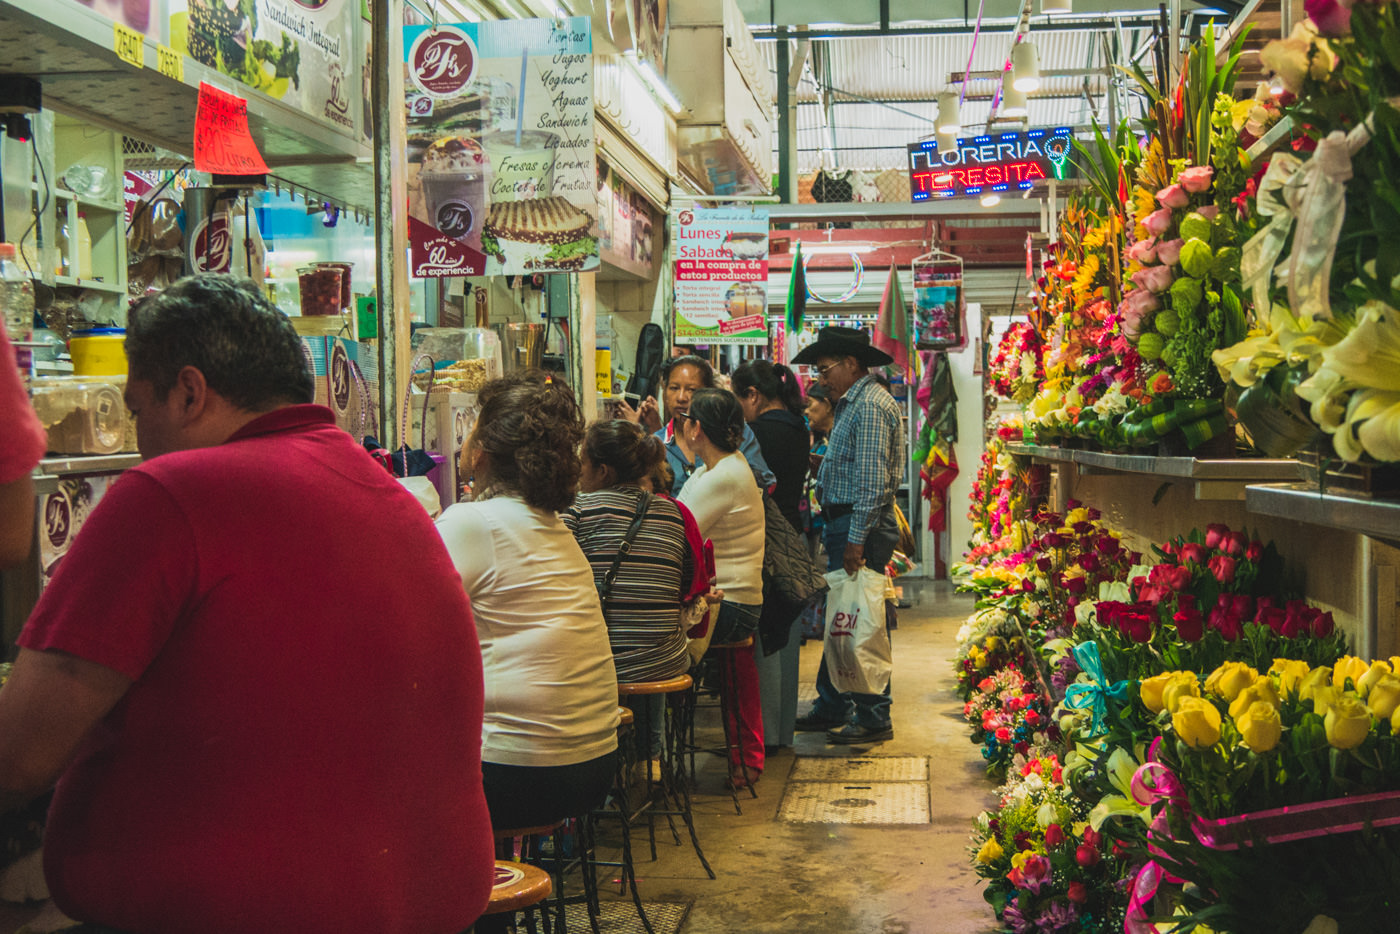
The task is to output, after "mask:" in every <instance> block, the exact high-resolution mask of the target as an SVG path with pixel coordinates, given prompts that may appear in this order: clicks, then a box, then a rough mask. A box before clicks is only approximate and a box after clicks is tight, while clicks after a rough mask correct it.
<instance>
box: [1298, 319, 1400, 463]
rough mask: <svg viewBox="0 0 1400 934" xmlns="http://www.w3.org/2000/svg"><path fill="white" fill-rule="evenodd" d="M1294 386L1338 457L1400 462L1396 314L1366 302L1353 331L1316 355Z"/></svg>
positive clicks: (1399, 328) (1398, 322) (1399, 359)
mask: <svg viewBox="0 0 1400 934" xmlns="http://www.w3.org/2000/svg"><path fill="white" fill-rule="evenodd" d="M1318 360H1319V361H1320V365H1319V366H1318V368H1317V371H1316V372H1315V373H1314V374H1313V375H1312V376H1311V377H1309V378H1308V379H1307V380H1305V381H1304V382H1303V383H1302V384H1301V385H1300V386H1299V387H1298V395H1299V396H1300V397H1302V398H1303V399H1305V400H1307V401H1308V402H1309V403H1311V405H1312V408H1311V415H1312V418H1313V421H1315V422H1317V423H1318V425H1319V426H1320V427H1321V428H1322V429H1323V430H1324V431H1327V432H1329V433H1331V434H1332V445H1333V447H1334V448H1335V449H1336V451H1337V455H1338V456H1339V457H1341V458H1342V459H1343V460H1346V461H1352V462H1354V461H1357V460H1360V459H1361V458H1362V456H1363V455H1370V456H1371V457H1373V458H1375V459H1376V460H1379V461H1396V460H1400V311H1396V309H1394V308H1391V307H1389V306H1387V305H1385V304H1384V303H1383V302H1376V301H1373V302H1368V303H1367V304H1365V305H1363V306H1362V307H1361V308H1360V309H1359V311H1358V312H1357V318H1356V324H1355V326H1354V327H1353V328H1352V330H1351V332H1350V333H1349V334H1347V335H1346V336H1345V337H1343V338H1342V339H1341V340H1340V341H1338V342H1337V343H1336V344H1335V345H1333V346H1331V347H1327V348H1325V349H1324V350H1323V351H1322V352H1321V353H1320V354H1319V356H1318Z"/></svg>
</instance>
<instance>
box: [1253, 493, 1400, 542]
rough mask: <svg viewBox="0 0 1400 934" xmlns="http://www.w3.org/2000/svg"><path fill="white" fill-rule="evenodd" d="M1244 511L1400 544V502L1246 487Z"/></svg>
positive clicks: (1346, 495)
mask: <svg viewBox="0 0 1400 934" xmlns="http://www.w3.org/2000/svg"><path fill="white" fill-rule="evenodd" d="M1245 508H1246V509H1247V510H1249V511H1250V512H1253V513H1258V514H1259V515H1263V516H1277V517H1279V518H1281V519H1292V520H1294V521H1296V522H1306V523H1308V524H1309V525H1319V526H1325V527H1327V528H1333V529H1343V530H1345V531H1348V532H1356V533H1359V534H1361V535H1369V536H1371V537H1372V538H1382V539H1386V540H1387V541H1391V542H1397V543H1400V500H1393V499H1372V498H1370V497H1367V496H1356V495H1351V494H1347V493H1323V492H1320V491H1319V490H1318V489H1317V487H1314V486H1308V485H1307V484H1303V483H1267V484H1256V485H1251V486H1247V487H1245Z"/></svg>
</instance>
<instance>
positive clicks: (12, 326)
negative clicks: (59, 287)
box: [0, 243, 34, 341]
mask: <svg viewBox="0 0 1400 934" xmlns="http://www.w3.org/2000/svg"><path fill="white" fill-rule="evenodd" d="M0 316H3V317H4V319H5V334H6V336H7V337H9V338H10V340H12V341H22V340H28V339H29V332H30V331H31V330H32V329H33V327H34V280H32V279H30V278H29V274H28V273H26V272H25V271H24V270H23V269H21V268H20V265H19V260H18V252H17V251H16V250H15V245H14V244H13V243H0Z"/></svg>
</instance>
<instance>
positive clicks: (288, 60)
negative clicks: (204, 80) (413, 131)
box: [168, 0, 369, 132]
mask: <svg viewBox="0 0 1400 934" xmlns="http://www.w3.org/2000/svg"><path fill="white" fill-rule="evenodd" d="M168 5H169V12H170V20H169V22H170V33H169V35H170V47H171V48H172V49H174V51H176V52H178V53H180V54H182V55H188V56H189V57H190V58H193V59H194V60H195V61H197V62H199V63H200V64H201V65H204V66H206V67H209V68H212V69H214V70H215V71H218V72H219V73H221V74H224V75H228V76H229V77H230V78H233V79H234V80H235V81H240V82H242V83H243V84H245V85H247V86H248V87H250V88H252V89H254V90H256V91H261V92H262V93H264V94H266V95H268V96H269V97H274V98H277V99H278V100H280V101H282V102H283V103H285V104H287V105H288V106H290V107H292V108H295V109H297V110H300V111H301V112H302V113H304V114H306V115H307V116H309V117H311V118H312V119H314V120H317V121H318V122H321V123H324V124H330V125H332V126H335V127H338V128H340V129H341V130H344V131H350V132H354V131H356V130H357V129H359V125H360V123H362V122H363V121H364V120H365V108H364V106H363V101H362V100H361V98H362V96H363V82H362V80H361V78H362V75H361V69H362V68H363V67H364V60H363V58H362V50H361V49H360V48H359V46H357V44H356V42H355V36H356V28H355V27H356V24H357V23H359V17H360V4H359V3H358V2H356V0H314V2H303V0H238V2H236V3H234V2H229V0H169V4H168ZM366 35H367V34H366ZM368 44H369V43H368V41H366V42H365V43H364V45H368Z"/></svg>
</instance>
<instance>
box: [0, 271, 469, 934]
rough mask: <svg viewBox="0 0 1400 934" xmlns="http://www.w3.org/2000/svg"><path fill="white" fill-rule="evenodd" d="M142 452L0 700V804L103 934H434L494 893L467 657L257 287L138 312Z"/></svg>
mask: <svg viewBox="0 0 1400 934" xmlns="http://www.w3.org/2000/svg"><path fill="white" fill-rule="evenodd" d="M126 348H127V356H128V358H129V361H130V367H131V376H130V380H129V382H128V385H127V390H126V398H127V405H128V407H129V408H130V409H131V410H132V412H133V413H134V414H135V415H136V424H137V439H138V444H139V445H140V449H141V453H142V454H143V455H144V457H145V458H146V460H145V462H144V463H143V464H142V465H141V466H139V467H135V468H132V469H131V470H129V471H127V472H126V473H125V474H124V475H123V476H122V477H121V478H120V479H119V480H118V481H117V482H116V483H115V484H113V486H112V488H111V489H110V490H109V491H108V493H107V495H106V496H105V497H104V498H103V500H102V502H101V503H100V504H99V505H98V507H97V508H96V509H95V510H94V511H93V513H92V516H91V517H90V518H89V519H88V521H87V524H86V526H85V527H84V529H83V532H82V534H81V535H79V537H78V539H77V541H76V542H75V543H74V546H73V549H72V550H71V551H70V552H69V554H68V555H67V557H66V558H65V559H64V562H63V565H62V568H61V570H60V571H59V572H58V575H57V576H56V577H55V579H54V580H53V582H52V584H51V585H50V586H49V588H48V589H47V590H46V591H45V593H44V596H43V598H42V599H41V600H40V602H39V605H38V607H37V608H36V609H35V611H34V614H33V615H32V616H31V617H30V619H29V621H28V623H27V625H26V626H25V628H24V631H23V634H22V635H21V636H20V639H19V644H20V646H21V649H20V654H19V658H18V659H17V661H16V662H15V667H14V671H13V674H12V676H11V678H10V681H9V683H7V684H6V685H5V687H4V689H3V690H0V794H3V801H2V802H0V803H3V804H5V805H8V806H13V805H16V804H19V803H21V802H23V801H25V800H26V799H28V798H29V797H31V796H33V795H36V794H38V793H40V792H42V791H44V790H45V789H46V788H48V787H49V786H50V784H51V783H52V782H53V781H54V779H55V778H58V777H59V776H60V775H61V776H62V777H61V778H60V779H59V781H58V787H57V790H56V792H55V796H54V800H53V805H52V808H51V810H50V812H49V823H48V829H47V836H46V841H45V872H46V876H47V879H48V882H49V887H50V889H51V890H52V891H53V896H54V899H55V901H56V902H57V904H58V906H59V907H60V908H62V909H63V910H64V911H65V912H66V913H68V914H69V915H71V916H72V917H74V918H76V919H78V920H80V921H85V922H89V923H90V924H91V925H93V926H95V929H101V930H107V929H116V930H119V931H132V932H143V934H145V932H151V934H156V932H189V931H200V932H207V934H212V932H229V934H233V932H248V931H260V930H261V931H270V930H282V931H298V932H326V934H332V932H335V934H345V932H361V931H362V932H366V934H370V932H373V934H386V932H404V934H410V932H411V934H434V932H440V934H448V932H453V934H455V932H458V931H461V930H463V929H464V928H467V927H469V926H470V925H471V924H472V923H473V922H474V921H475V919H476V918H477V916H478V915H479V914H480V912H481V911H482V909H483V908H484V907H485V905H486V900H487V897H488V892H489V890H490V886H491V874H492V842H491V828H490V821H489V818H488V816H487V812H486V803H485V798H484V796H483V794H482V790H481V720H482V703H483V694H482V671H481V655H480V649H479V647H478V645H477V640H476V632H475V628H474V626H473V624H472V620H471V614H470V610H469V608H468V605H467V602H466V598H465V597H464V595H463V591H462V586H461V581H460V579H459V578H458V577H457V574H456V572H455V571H454V570H453V567H452V562H451V560H450V559H449V558H448V555H447V552H446V550H444V548H443V546H442V541H441V539H440V537H439V536H438V535H437V533H436V532H435V531H434V530H433V526H432V523H431V522H430V521H429V519H428V516H427V514H426V513H425V512H424V511H423V509H422V507H421V506H419V505H418V503H417V502H416V501H415V500H414V499H413V497H412V496H410V495H409V494H408V493H407V492H405V491H404V490H403V489H402V488H401V487H400V486H399V485H398V484H397V483H395V482H394V480H393V478H392V477H390V476H389V475H388V474H387V473H385V471H384V470H383V468H382V467H379V466H378V465H377V464H376V463H375V462H374V461H373V460H372V459H371V458H370V456H369V455H368V454H366V453H365V452H364V451H363V450H362V449H360V448H359V446H358V445H356V444H355V442H354V440H353V439H351V438H350V437H349V436H348V435H347V434H345V433H344V432H343V431H340V430H338V429H337V428H336V427H335V425H334V423H333V418H332V414H331V412H330V411H329V410H328V409H325V408H323V407H320V406H315V405H308V404H306V403H308V402H309V401H310V400H311V398H312V395H313V392H312V376H311V374H310V373H309V372H308V370H307V366H306V361H305V358H304V356H303V353H302V349H301V344H300V341H299V339H298V337H297V334H296V332H295V330H294V329H293V328H292V326H291V324H290V322H289V321H288V320H287V319H286V317H285V316H284V315H282V313H281V312H279V311H278V310H277V309H276V308H275V307H273V306H272V305H271V304H270V303H269V302H268V301H267V299H266V298H265V297H264V296H262V295H260V294H259V293H258V291H257V290H256V289H255V288H254V287H253V285H252V283H249V282H240V281H239V280H235V279H232V278H231V277H227V276H215V275H203V276H195V277H191V278H188V279H185V280H182V281H181V282H179V283H176V284H175V285H174V286H172V287H171V288H170V289H168V290H167V291H166V292H165V293H164V294H162V295H161V296H159V297H157V298H154V299H152V300H150V301H147V302H146V303H144V304H142V305H140V306H138V307H137V308H134V309H133V310H132V312H131V315H130V320H129V324H128V328H127V338H126Z"/></svg>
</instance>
